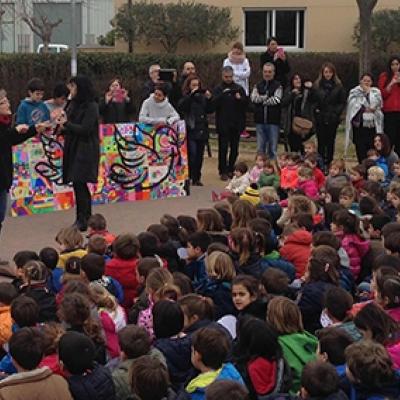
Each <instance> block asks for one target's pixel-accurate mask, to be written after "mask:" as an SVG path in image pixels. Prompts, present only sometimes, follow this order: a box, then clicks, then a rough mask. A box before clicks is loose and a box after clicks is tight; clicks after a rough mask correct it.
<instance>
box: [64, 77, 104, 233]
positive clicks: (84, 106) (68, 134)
mask: <svg viewBox="0 0 400 400" xmlns="http://www.w3.org/2000/svg"><path fill="white" fill-rule="evenodd" d="M69 89H70V97H71V101H70V103H69V104H68V106H67V109H66V113H64V114H63V115H62V116H61V117H60V118H59V120H58V123H59V124H60V125H61V126H62V127H63V129H62V132H63V134H64V136H65V142H64V159H63V181H64V184H69V183H71V182H72V187H73V189H74V193H75V201H76V221H75V224H76V226H77V227H78V229H79V230H81V231H85V230H86V229H87V222H88V219H89V217H90V216H91V215H92V199H91V194H90V191H89V188H88V183H97V178H98V169H99V157H100V149H99V132H98V131H99V126H98V125H99V123H98V120H99V107H98V105H97V103H96V102H95V94H94V88H93V84H92V82H91V81H90V80H89V78H88V77H86V76H83V75H78V76H76V77H73V78H71V80H70V81H69Z"/></svg>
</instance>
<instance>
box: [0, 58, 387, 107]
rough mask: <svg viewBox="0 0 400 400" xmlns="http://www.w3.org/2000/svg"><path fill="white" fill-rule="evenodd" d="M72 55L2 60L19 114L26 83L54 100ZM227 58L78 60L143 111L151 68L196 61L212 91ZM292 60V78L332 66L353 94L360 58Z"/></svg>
mask: <svg viewBox="0 0 400 400" xmlns="http://www.w3.org/2000/svg"><path fill="white" fill-rule="evenodd" d="M69 57H70V56H69V54H68V53H63V54H58V55H50V54H49V55H42V54H41V55H38V54H7V55H1V56H0V79H1V82H2V84H3V85H4V88H5V89H6V90H7V92H8V94H9V98H10V100H11V102H12V105H13V107H14V110H15V108H16V106H17V105H18V103H19V102H20V100H21V99H22V98H24V97H25V96H26V89H25V87H26V83H27V81H28V80H29V79H30V78H32V77H33V76H38V77H41V78H43V79H44V81H45V83H46V97H49V96H51V93H52V88H53V87H54V84H55V83H56V82H58V81H62V80H67V79H68V77H69V74H70V58H69ZM225 57H226V55H224V54H204V55H193V56H192V55H186V56H183V55H171V54H166V55H157V54H140V55H133V54H127V53H113V54H109V53H107V54H105V53H81V54H79V59H78V71H79V73H80V74H87V75H88V76H90V77H91V78H92V79H93V81H94V83H95V86H96V89H97V90H98V94H99V95H102V94H103V93H104V91H105V90H106V86H107V83H108V81H109V80H110V79H112V78H113V77H115V76H120V77H122V78H123V80H124V82H125V86H126V87H127V88H128V89H130V90H131V91H132V94H133V99H134V102H135V105H136V109H139V107H140V104H139V103H140V100H141V93H142V87H143V82H144V81H145V80H147V79H148V67H149V65H150V64H153V63H160V64H161V65H162V66H163V67H166V68H168V67H169V68H177V69H178V71H180V70H181V68H182V65H183V63H184V61H187V60H192V61H193V62H194V63H195V64H196V66H197V70H198V72H199V74H200V76H201V77H202V79H203V81H204V83H205V85H206V86H207V87H209V88H210V89H212V88H214V87H215V86H216V85H217V84H218V83H219V82H220V69H221V66H222V62H223V60H224V58H225ZM248 57H249V59H250V63H251V66H252V69H253V72H252V75H251V86H252V85H253V84H254V83H255V82H257V81H258V80H260V79H261V70H260V65H259V54H257V53H250V54H248ZM289 60H290V64H291V69H292V73H293V72H298V73H300V74H302V75H303V76H307V77H310V78H311V79H312V80H314V79H315V78H316V77H317V75H318V72H319V70H320V67H321V65H322V63H323V62H325V61H331V62H333V63H334V64H335V65H336V67H337V70H338V74H339V76H340V78H341V80H342V82H343V84H344V86H345V87H346V89H348V90H349V89H350V88H352V87H353V86H355V85H356V84H357V82H358V56H357V54H339V53H290V54H289ZM385 64H386V60H385V59H384V58H379V59H376V60H374V61H373V72H374V75H375V77H377V75H379V73H380V72H381V71H383V70H384V69H385Z"/></svg>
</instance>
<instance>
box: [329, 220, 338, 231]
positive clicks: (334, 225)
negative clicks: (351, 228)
mask: <svg viewBox="0 0 400 400" xmlns="http://www.w3.org/2000/svg"><path fill="white" fill-rule="evenodd" d="M331 231H332V232H333V233H335V232H339V227H338V226H337V225H336V224H335V223H334V222H331Z"/></svg>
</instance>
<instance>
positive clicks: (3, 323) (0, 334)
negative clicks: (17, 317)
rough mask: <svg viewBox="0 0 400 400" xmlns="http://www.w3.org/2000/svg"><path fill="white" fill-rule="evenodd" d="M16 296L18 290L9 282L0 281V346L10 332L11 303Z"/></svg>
mask: <svg viewBox="0 0 400 400" xmlns="http://www.w3.org/2000/svg"><path fill="white" fill-rule="evenodd" d="M17 296H18V292H17V290H16V289H15V287H14V286H13V285H12V284H11V283H9V282H0V348H2V347H3V346H4V345H5V344H6V343H7V342H8V340H9V339H10V337H11V334H12V330H11V328H12V318H11V303H12V302H13V300H14V299H15V298H16V297H17ZM0 353H2V350H1V349H0ZM3 355H4V353H3Z"/></svg>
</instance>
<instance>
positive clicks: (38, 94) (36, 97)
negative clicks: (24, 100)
mask: <svg viewBox="0 0 400 400" xmlns="http://www.w3.org/2000/svg"><path fill="white" fill-rule="evenodd" d="M29 96H30V98H31V100H32V101H36V102H39V101H42V99H43V96H44V91H43V90H35V91H34V92H31V91H30V92H29Z"/></svg>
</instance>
